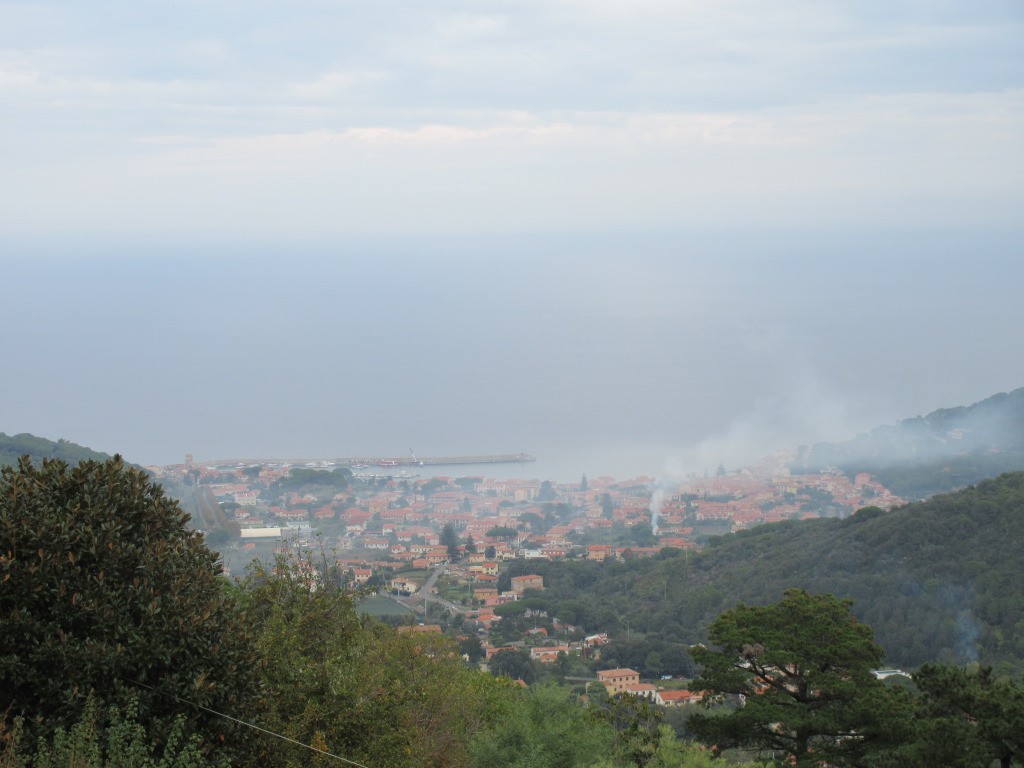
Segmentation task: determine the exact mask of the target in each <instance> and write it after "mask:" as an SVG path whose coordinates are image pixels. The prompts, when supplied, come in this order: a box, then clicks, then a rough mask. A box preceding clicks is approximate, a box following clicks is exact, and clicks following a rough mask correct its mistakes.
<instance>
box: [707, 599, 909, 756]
mask: <svg viewBox="0 0 1024 768" xmlns="http://www.w3.org/2000/svg"><path fill="white" fill-rule="evenodd" d="M708 635H709V637H710V640H711V642H712V643H713V644H714V648H707V647H704V646H698V647H696V648H694V649H693V651H692V654H693V657H694V660H695V661H696V662H697V663H699V664H700V665H701V666H702V670H701V674H700V675H699V676H698V677H697V678H695V679H694V680H693V681H692V682H691V684H690V689H691V690H694V691H708V692H710V693H712V694H716V695H719V696H721V695H729V696H732V697H742V699H737V700H736V701H737V702H738V706H736V707H735V708H733V709H732V710H731V711H730V712H728V713H724V714H723V713H719V714H699V715H694V716H693V717H691V718H690V722H689V727H690V728H691V729H692V730H693V731H694V733H695V734H696V735H697V738H698V739H699V740H701V741H703V742H704V743H706V744H713V745H715V747H716V749H725V748H729V747H743V748H751V749H756V750H759V751H761V752H762V753H763V754H775V753H779V752H781V753H784V754H785V755H788V756H789V758H790V759H791V760H792V763H791V764H792V765H795V766H797V768H804V766H807V767H808V768H809V767H810V766H818V765H821V764H822V763H823V762H826V763H827V764H829V765H832V766H855V765H861V764H862V761H863V760H864V759H865V756H866V755H868V754H869V753H871V752H872V751H877V750H878V749H879V748H881V747H889V746H892V745H893V744H896V743H898V742H899V741H900V738H901V737H902V735H903V734H902V733H901V732H900V730H899V728H898V727H896V726H898V725H899V723H900V717H899V716H898V711H899V707H898V706H897V702H896V701H894V700H892V699H891V697H890V695H889V690H888V689H887V688H885V686H883V685H882V683H881V682H880V681H878V680H877V679H876V678H875V676H874V674H873V673H872V670H873V669H874V668H876V667H877V666H878V665H879V663H880V662H881V659H882V649H881V647H879V646H878V645H877V644H876V643H875V642H874V639H873V637H872V632H871V628H870V627H868V626H866V625H864V624H860V623H858V622H857V620H856V619H855V618H854V617H853V614H852V613H851V612H850V603H849V602H848V601H843V600H838V599H836V598H835V597H833V596H832V595H811V594H808V593H807V592H803V591H801V590H790V591H788V592H786V595H785V598H784V599H783V600H782V601H781V602H779V603H776V604H774V605H770V606H767V607H748V606H744V605H739V606H737V607H736V608H734V609H733V610H731V611H726V612H725V613H723V614H722V615H721V616H719V617H718V618H717V619H716V620H715V622H714V623H713V624H712V625H711V627H710V628H709V630H708Z"/></svg>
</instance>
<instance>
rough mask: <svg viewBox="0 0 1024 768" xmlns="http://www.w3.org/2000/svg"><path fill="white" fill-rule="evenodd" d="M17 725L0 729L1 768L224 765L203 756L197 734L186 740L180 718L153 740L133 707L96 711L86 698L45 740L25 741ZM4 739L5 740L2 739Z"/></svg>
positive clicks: (219, 759) (224, 761)
mask: <svg viewBox="0 0 1024 768" xmlns="http://www.w3.org/2000/svg"><path fill="white" fill-rule="evenodd" d="M21 726H22V723H20V722H18V721H16V722H15V723H13V724H12V726H11V728H10V730H9V731H8V732H7V733H6V734H4V733H0V766H2V768H214V767H215V766H216V768H227V766H228V765H229V763H228V762H227V759H226V757H225V756H224V755H221V756H219V757H217V758H210V757H209V756H208V755H206V754H204V751H203V749H202V744H201V742H200V740H199V739H198V737H196V736H193V737H192V738H186V736H185V732H186V722H185V718H184V717H183V716H180V715H179V716H178V717H176V718H175V719H174V722H173V723H172V724H171V729H170V732H169V733H168V734H167V737H166V739H165V740H164V743H163V745H161V746H157V745H155V744H154V743H153V739H152V737H151V735H150V734H148V733H147V732H146V729H145V728H144V727H143V726H142V724H141V723H139V721H138V706H137V703H136V702H133V701H129V702H128V703H127V704H126V706H125V707H124V708H123V709H120V708H118V707H109V708H108V709H107V710H106V711H105V712H103V713H100V712H99V711H98V708H97V706H96V701H95V699H92V698H90V699H89V700H88V701H87V702H86V704H85V707H84V709H83V711H82V715H81V717H80V718H79V720H78V722H76V723H75V724H74V725H72V726H70V727H69V728H64V727H60V728H58V729H57V730H56V731H55V732H54V734H53V735H52V736H51V737H50V738H47V739H40V741H39V742H38V743H37V744H35V745H31V744H28V743H27V739H26V738H25V734H24V731H23V729H22V728H21ZM5 742H6V743H5Z"/></svg>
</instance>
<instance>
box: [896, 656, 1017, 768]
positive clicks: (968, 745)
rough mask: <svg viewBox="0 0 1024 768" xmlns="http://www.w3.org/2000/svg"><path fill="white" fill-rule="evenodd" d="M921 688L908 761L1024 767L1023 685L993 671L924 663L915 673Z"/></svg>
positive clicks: (964, 765)
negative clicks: (916, 730)
mask: <svg viewBox="0 0 1024 768" xmlns="http://www.w3.org/2000/svg"><path fill="white" fill-rule="evenodd" d="M914 682H915V683H916V684H917V686H918V687H919V688H920V689H921V692H922V694H923V697H922V704H923V706H922V711H921V712H920V713H919V716H918V718H917V725H918V738H917V739H916V741H915V744H914V749H913V754H912V755H911V756H909V759H908V760H907V762H908V763H912V764H915V765H922V766H924V765H937V764H939V763H941V764H943V765H950V766H955V767H956V768H960V767H961V766H962V767H963V768H968V766H974V765H990V764H991V763H992V762H993V761H998V763H999V765H1000V766H1002V768H1009V766H1011V765H1013V764H1015V763H1016V764H1017V765H1021V764H1022V763H1024V687H1022V686H1021V684H1020V683H1019V682H1018V681H1016V680H1012V679H1000V678H998V677H996V676H995V675H994V674H993V673H992V669H991V668H990V667H981V668H980V669H976V670H969V669H965V668H963V667H951V666H943V665H936V664H926V665H924V666H923V667H921V668H920V669H919V670H918V671H917V672H915V673H914Z"/></svg>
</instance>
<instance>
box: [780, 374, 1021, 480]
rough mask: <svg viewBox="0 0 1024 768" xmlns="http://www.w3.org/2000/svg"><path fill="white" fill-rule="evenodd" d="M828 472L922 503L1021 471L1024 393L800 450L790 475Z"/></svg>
mask: <svg viewBox="0 0 1024 768" xmlns="http://www.w3.org/2000/svg"><path fill="white" fill-rule="evenodd" d="M829 466H835V467H839V468H840V469H842V470H844V471H845V472H847V473H848V474H850V475H851V476H852V475H854V474H856V473H857V472H870V473H872V474H873V475H875V476H876V477H877V478H878V479H879V481H880V482H881V483H882V484H883V485H885V486H886V487H887V488H889V489H891V490H892V491H894V492H895V493H897V494H899V495H900V496H902V497H904V498H908V499H922V498H927V497H928V496H932V495H934V494H936V493H945V492H948V491H951V490H956V489H958V488H963V487H965V486H967V485H970V484H972V483H977V482H979V481H981V480H984V479H986V478H989V477H995V476H996V475H998V474H1001V473H1003V472H1013V471H1018V470H1024V388H1021V389H1016V390H1014V391H1012V392H1009V393H1005V392H1004V393H1000V394H997V395H993V396H992V397H989V398H986V399H985V400H982V401H980V402H977V403H975V404H974V405H969V406H963V407H958V408H943V409H940V410H937V411H934V412H932V413H930V414H928V415H927V416H918V417H916V418H913V419H905V420H904V421H901V422H899V423H898V424H895V425H888V426H884V427H879V428H877V429H875V430H873V431H871V432H869V433H868V434H864V435H860V436H859V437H857V438H855V439H853V440H848V441H846V442H843V443H818V444H816V445H813V446H809V447H808V446H804V447H802V448H801V449H800V453H799V455H798V457H797V459H796V460H795V461H794V462H793V465H792V467H791V468H792V469H793V471H795V472H816V471H818V470H820V469H821V468H823V467H829Z"/></svg>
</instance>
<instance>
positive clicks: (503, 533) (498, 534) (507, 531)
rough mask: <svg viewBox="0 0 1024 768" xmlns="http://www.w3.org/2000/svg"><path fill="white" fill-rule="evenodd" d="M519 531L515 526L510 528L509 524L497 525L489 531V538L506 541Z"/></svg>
mask: <svg viewBox="0 0 1024 768" xmlns="http://www.w3.org/2000/svg"><path fill="white" fill-rule="evenodd" d="M517 533H518V531H517V530H516V529H515V528H509V527H508V526H507V525H497V526H495V527H494V528H491V529H490V530H489V531H487V534H486V535H487V538H489V539H505V540H506V541H507V540H509V539H511V538H513V537H514V536H515V535H516V534H517Z"/></svg>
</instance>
